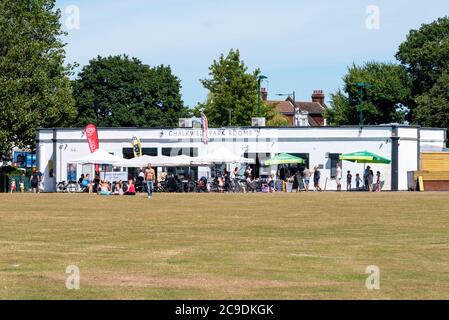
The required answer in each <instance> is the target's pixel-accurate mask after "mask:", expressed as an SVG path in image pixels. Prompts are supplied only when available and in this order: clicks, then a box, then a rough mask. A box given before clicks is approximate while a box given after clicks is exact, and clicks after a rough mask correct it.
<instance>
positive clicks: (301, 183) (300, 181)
mask: <svg viewBox="0 0 449 320" xmlns="http://www.w3.org/2000/svg"><path fill="white" fill-rule="evenodd" d="M296 180H297V181H298V189H297V192H300V191H301V188H304V190H305V187H304V173H303V171H301V170H300V169H299V168H298V170H297V171H296Z"/></svg>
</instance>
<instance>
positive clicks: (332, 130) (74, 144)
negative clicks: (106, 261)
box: [36, 125, 446, 192]
mask: <svg viewBox="0 0 449 320" xmlns="http://www.w3.org/2000/svg"><path fill="white" fill-rule="evenodd" d="M98 136H99V144H100V148H103V149H105V150H106V151H108V152H109V153H111V154H114V155H116V156H120V157H124V158H132V157H133V149H132V138H133V137H138V138H139V139H140V141H141V146H142V150H143V153H144V154H148V155H153V156H156V155H169V156H175V155H179V154H185V155H188V156H201V155H205V154H208V153H211V152H213V151H214V150H216V149H217V148H219V147H225V148H227V149H228V150H229V151H230V152H233V153H235V154H239V155H242V156H245V157H251V158H254V159H256V168H255V169H256V170H255V172H256V174H259V173H260V174H268V173H270V172H276V170H277V167H276V166H273V167H264V166H263V165H262V163H263V161H264V160H266V159H269V158H271V157H273V156H275V155H277V154H279V153H282V152H286V153H290V154H293V155H296V156H300V157H302V158H304V159H305V160H306V166H308V167H310V168H312V169H313V168H314V167H315V166H317V167H319V168H320V171H321V187H322V188H324V187H325V188H326V190H335V189H336V182H335V180H334V179H333V178H334V176H335V166H336V163H337V161H338V157H339V155H340V154H345V153H352V152H357V151H369V152H372V153H375V154H378V155H380V156H382V157H385V158H388V159H390V160H391V161H392V162H391V164H372V165H371V167H372V169H373V170H374V172H376V171H380V173H381V177H382V178H381V180H382V184H383V185H382V189H383V190H393V191H395V190H407V188H408V184H407V172H408V171H415V170H419V155H420V153H421V152H422V151H429V150H434V151H438V150H442V149H443V148H444V147H445V146H446V129H436V128H421V127H417V126H403V125H382V126H364V127H363V128H360V127H358V126H340V127H287V128H272V127H238V128H237V127H236V128H233V127H231V128H210V129H209V142H208V143H207V144H206V143H204V140H203V131H202V129H196V128H159V129H154V128H151V129H142V128H99V129H98ZM89 152H90V151H89V146H88V143H87V138H86V134H85V132H84V129H83V128H73V129H72V128H70V129H66V128H54V129H38V131H37V135H36V153H37V165H38V168H39V169H40V170H41V172H42V173H43V174H44V185H45V191H49V192H51V191H54V190H55V186H56V184H57V182H60V181H66V180H67V179H68V175H69V174H70V176H71V177H69V178H72V179H73V176H76V177H79V176H80V174H81V173H91V174H92V171H93V167H92V166H81V165H77V166H75V167H74V166H73V165H70V164H69V162H70V160H73V159H76V158H80V157H82V156H85V155H86V154H88V153H89ZM234 166H235V165H234ZM363 168H364V165H363V164H357V163H352V162H348V161H343V162H342V172H343V179H342V181H343V189H345V188H346V178H345V177H346V172H347V171H348V170H349V171H351V173H352V175H353V177H355V175H356V173H359V174H360V175H362V173H363ZM111 170H112V169H111ZM113 170H121V169H120V168H114V169H113ZM195 170H196V171H195V178H197V177H198V176H203V175H204V176H211V175H212V176H213V175H214V172H215V170H213V169H212V170H211V169H210V168H207V167H200V168H197V169H195ZM68 172H69V174H68ZM353 179H354V178H353ZM353 185H354V182H353Z"/></svg>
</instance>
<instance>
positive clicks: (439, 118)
mask: <svg viewBox="0 0 449 320" xmlns="http://www.w3.org/2000/svg"><path fill="white" fill-rule="evenodd" d="M396 58H397V59H398V60H399V61H401V63H402V64H403V65H404V66H405V67H406V68H407V71H408V72H409V73H410V76H411V78H412V83H413V91H412V92H413V96H414V97H415V99H414V103H413V104H412V105H411V108H412V117H411V118H410V119H411V120H412V121H413V122H415V123H417V124H420V125H426V126H430V125H435V126H443V127H445V128H449V125H448V120H447V119H449V103H448V102H449V101H448V96H447V88H448V87H449V81H448V78H447V77H448V73H449V18H448V17H444V18H440V19H438V20H436V21H434V22H432V23H430V24H423V25H422V26H421V28H420V29H419V30H412V31H410V33H409V34H408V36H407V40H406V41H405V42H404V43H402V44H401V45H400V47H399V51H398V53H397V54H396Z"/></svg>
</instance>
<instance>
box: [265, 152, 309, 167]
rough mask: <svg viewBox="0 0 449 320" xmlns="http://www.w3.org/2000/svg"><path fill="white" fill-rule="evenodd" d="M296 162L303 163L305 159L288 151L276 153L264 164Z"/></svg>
mask: <svg viewBox="0 0 449 320" xmlns="http://www.w3.org/2000/svg"><path fill="white" fill-rule="evenodd" d="M298 163H301V164H302V163H305V161H304V159H303V158H300V157H295V156H292V155H291V154H288V153H281V154H278V155H277V156H275V157H274V158H271V159H269V160H266V161H265V162H264V164H265V165H266V166H271V165H275V164H298Z"/></svg>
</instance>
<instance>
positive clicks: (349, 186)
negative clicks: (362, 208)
mask: <svg viewBox="0 0 449 320" xmlns="http://www.w3.org/2000/svg"><path fill="white" fill-rule="evenodd" d="M351 190H352V174H351V171H349V170H348V173H347V175H346V191H351Z"/></svg>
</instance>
